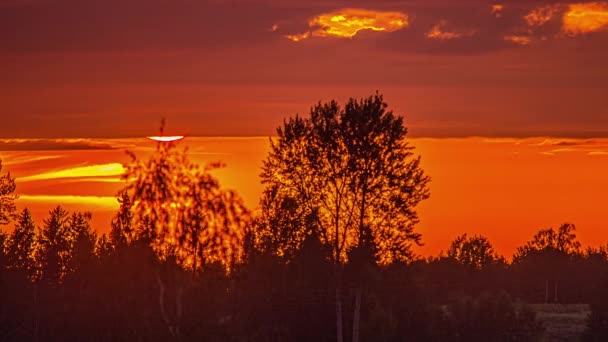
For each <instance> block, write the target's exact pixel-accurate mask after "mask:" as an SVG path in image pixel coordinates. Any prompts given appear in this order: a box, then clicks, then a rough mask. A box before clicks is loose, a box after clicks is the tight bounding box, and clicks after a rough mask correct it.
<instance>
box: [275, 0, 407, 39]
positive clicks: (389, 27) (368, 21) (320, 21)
mask: <svg viewBox="0 0 608 342" xmlns="http://www.w3.org/2000/svg"><path fill="white" fill-rule="evenodd" d="M408 25H409V17H408V15H407V14H405V13H402V12H385V11H373V10H367V9H360V8H345V9H341V10H337V11H335V12H329V13H324V14H320V15H318V16H316V17H314V18H312V19H310V20H309V22H308V26H309V27H310V28H311V31H310V32H305V33H301V34H293V35H286V36H285V37H286V38H288V39H290V40H292V41H294V42H297V41H300V40H302V39H306V38H310V37H312V36H316V37H338V38H352V37H354V36H355V35H356V34H357V33H359V31H362V30H370V31H376V32H380V31H383V32H394V31H397V30H401V29H403V28H406V27H407V26H408Z"/></svg>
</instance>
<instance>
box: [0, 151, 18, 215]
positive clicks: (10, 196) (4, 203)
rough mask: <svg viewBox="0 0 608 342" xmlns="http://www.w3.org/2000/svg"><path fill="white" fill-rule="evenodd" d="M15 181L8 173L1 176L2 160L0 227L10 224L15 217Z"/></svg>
mask: <svg viewBox="0 0 608 342" xmlns="http://www.w3.org/2000/svg"><path fill="white" fill-rule="evenodd" d="M15 189H16V184H15V179H14V178H11V174H10V173H6V174H2V160H0V226H1V225H5V224H8V223H9V222H11V221H12V220H13V219H14V218H15V216H16V214H15V213H16V211H17V208H16V207H15V200H16V199H17V195H15Z"/></svg>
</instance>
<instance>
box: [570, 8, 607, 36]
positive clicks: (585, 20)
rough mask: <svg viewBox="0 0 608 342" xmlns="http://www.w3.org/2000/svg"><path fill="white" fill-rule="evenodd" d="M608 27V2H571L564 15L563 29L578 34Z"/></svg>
mask: <svg viewBox="0 0 608 342" xmlns="http://www.w3.org/2000/svg"><path fill="white" fill-rule="evenodd" d="M606 28H608V2H587V3H578V4H570V5H569V6H568V10H567V11H566V12H565V13H564V17H563V31H564V32H565V33H567V34H571V35H577V34H583V33H588V32H595V31H600V30H604V29H606Z"/></svg>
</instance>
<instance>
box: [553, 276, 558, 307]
mask: <svg viewBox="0 0 608 342" xmlns="http://www.w3.org/2000/svg"><path fill="white" fill-rule="evenodd" d="M553 302H554V303H557V280H556V281H555V285H554V287H553Z"/></svg>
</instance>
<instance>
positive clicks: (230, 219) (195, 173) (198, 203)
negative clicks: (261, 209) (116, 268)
mask: <svg viewBox="0 0 608 342" xmlns="http://www.w3.org/2000/svg"><path fill="white" fill-rule="evenodd" d="M130 155H131V157H132V161H131V163H130V164H128V165H126V172H125V175H124V178H125V179H126V180H128V181H129V183H128V185H127V187H126V189H125V191H126V192H128V194H129V197H128V198H127V197H126V196H124V195H123V196H122V197H121V200H120V202H121V211H120V212H119V214H118V216H117V218H116V219H115V220H114V222H113V232H114V233H112V234H111V238H112V240H113V243H114V244H118V245H120V244H124V243H125V242H132V241H133V240H143V241H146V242H149V243H150V244H151V245H152V247H153V248H154V250H155V251H156V252H157V253H158V254H159V255H160V256H161V257H162V258H167V257H169V256H172V257H175V258H177V260H178V261H179V263H180V264H182V265H188V266H191V267H192V268H193V269H194V270H196V269H197V266H198V265H204V264H207V263H213V262H221V263H223V264H224V265H225V266H227V267H230V265H233V264H234V263H235V262H238V261H240V259H241V258H242V254H243V239H244V231H245V227H246V225H247V223H248V211H247V209H246V208H245V206H244V204H243V200H242V199H241V198H240V197H239V196H238V195H237V194H236V193H235V192H233V191H225V190H222V189H221V188H220V185H219V183H218V181H217V180H216V179H215V178H214V177H213V176H211V174H209V172H208V170H209V169H210V168H213V167H214V165H210V166H208V167H206V168H204V169H203V170H201V169H200V168H199V167H198V165H196V164H193V163H192V162H190V160H189V159H188V158H187V155H186V151H185V150H184V151H179V150H177V149H176V146H175V144H174V143H165V142H163V143H158V145H157V149H156V154H155V155H153V156H152V157H151V158H150V159H149V160H148V161H145V162H144V161H140V160H138V159H137V157H136V156H135V155H134V154H132V153H131V154H130ZM129 207H130V211H128V208H129ZM130 215H132V217H131V216H130Z"/></svg>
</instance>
